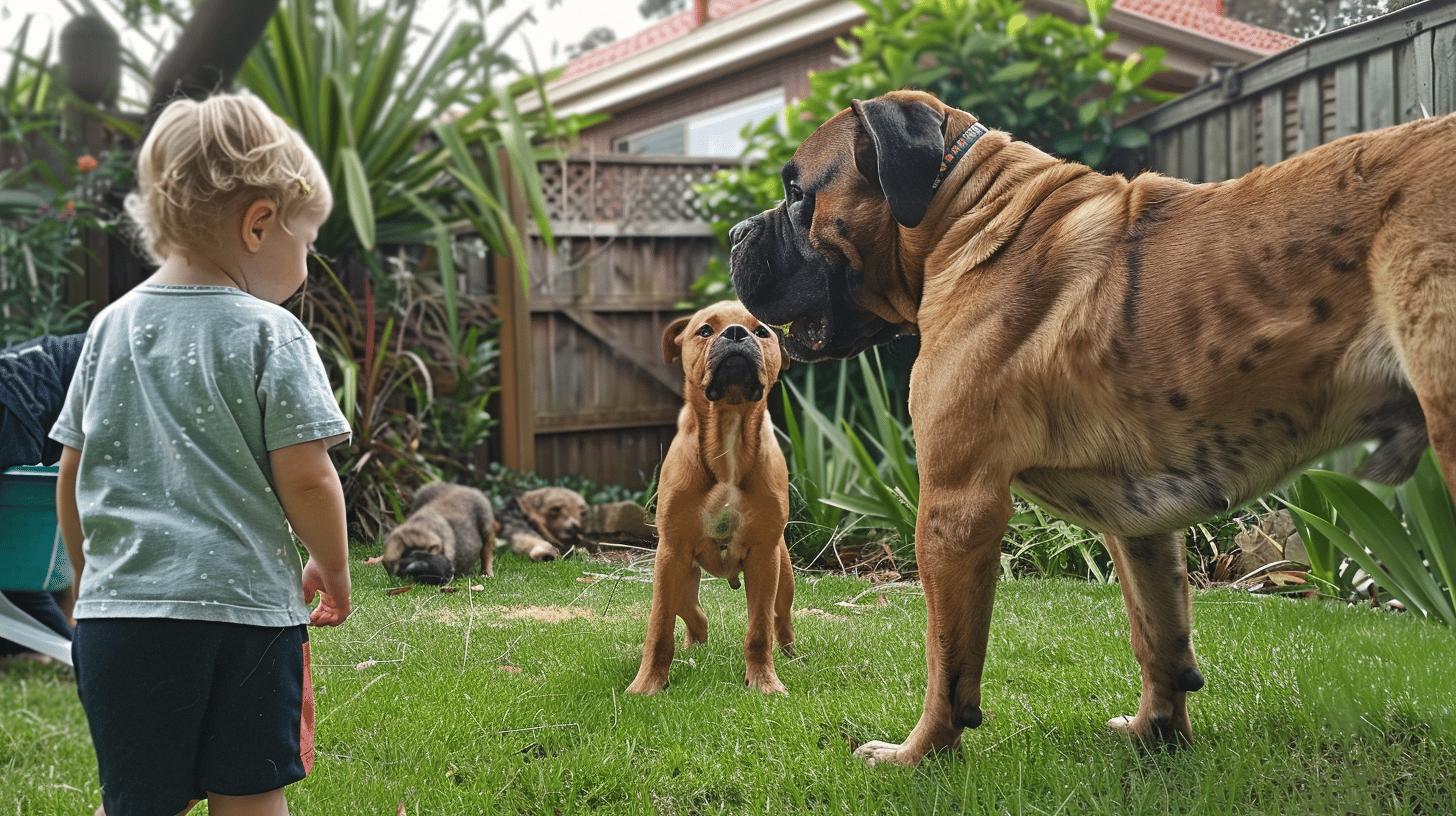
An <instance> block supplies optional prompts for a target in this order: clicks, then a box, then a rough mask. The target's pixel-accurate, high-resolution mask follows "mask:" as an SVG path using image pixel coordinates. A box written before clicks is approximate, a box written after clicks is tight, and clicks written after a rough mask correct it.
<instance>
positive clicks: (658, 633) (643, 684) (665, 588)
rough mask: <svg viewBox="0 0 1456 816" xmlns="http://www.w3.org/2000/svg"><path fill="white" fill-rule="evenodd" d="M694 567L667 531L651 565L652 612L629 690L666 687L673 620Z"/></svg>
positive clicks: (651, 690) (649, 690)
mask: <svg viewBox="0 0 1456 816" xmlns="http://www.w3.org/2000/svg"><path fill="white" fill-rule="evenodd" d="M695 569H697V565H696V564H694V563H693V558H692V553H691V552H684V551H682V548H680V547H675V546H672V545H670V544H669V543H668V538H667V536H666V535H664V536H663V539H662V541H661V543H659V544H658V546H657V561H656V562H655V563H654V564H653V569H652V612H651V613H650V615H649V616H648V619H647V642H646V643H645V644H643V646H642V665H641V666H639V667H638V669H637V677H636V678H635V679H634V680H633V681H632V684H631V685H629V686H627V693H628V694H656V693H657V692H659V691H662V690H663V689H664V688H666V687H667V672H668V667H670V666H671V665H672V654H673V637H672V635H673V624H675V623H676V622H677V615H678V611H679V610H680V609H682V604H683V601H684V597H683V596H684V595H685V589H686V588H687V583H688V581H689V580H690V578H691V571H692V570H695Z"/></svg>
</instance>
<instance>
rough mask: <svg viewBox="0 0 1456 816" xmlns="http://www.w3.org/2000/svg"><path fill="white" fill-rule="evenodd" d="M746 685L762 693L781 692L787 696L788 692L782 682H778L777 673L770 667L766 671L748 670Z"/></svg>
mask: <svg viewBox="0 0 1456 816" xmlns="http://www.w3.org/2000/svg"><path fill="white" fill-rule="evenodd" d="M748 687H749V688H751V689H753V690H755V691H761V692H763V693H764V694H783V695H786V696H787V695H788V693H789V690H788V689H787V688H784V684H783V683H781V682H779V677H778V675H777V674H774V672H773V670H772V669H769V670H768V671H759V672H749V674H748Z"/></svg>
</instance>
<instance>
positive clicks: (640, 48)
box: [561, 0, 1299, 80]
mask: <svg viewBox="0 0 1456 816" xmlns="http://www.w3.org/2000/svg"><path fill="white" fill-rule="evenodd" d="M770 2H773V0H709V3H708V19H709V20H710V21H711V20H722V19H724V18H725V17H732V16H733V15H735V14H737V13H739V12H741V11H744V10H746V9H749V8H752V7H754V6H758V5H762V4H763V3H770ZM1116 7H1117V8H1118V9H1119V10H1121V11H1125V12H1127V13H1129V14H1135V15H1137V16H1139V17H1145V18H1147V19H1150V20H1155V21H1157V22H1159V23H1162V24H1164V25H1168V26H1172V27H1174V28H1180V29H1183V30H1184V31H1188V32H1190V33H1193V34H1197V35H1199V36H1202V37H1206V38H1208V39H1210V40H1218V41H1221V42H1226V43H1229V44H1232V45H1236V46H1240V47H1242V48H1247V49H1249V50H1251V51H1257V52H1259V53H1261V54H1273V53H1275V52H1277V51H1283V50H1284V49H1286V48H1288V47H1290V46H1291V45H1294V44H1295V43H1298V42H1299V40H1298V39H1296V38H1294V37H1290V36H1288V35H1285V34H1280V33H1279V32H1277V31H1270V30H1269V29H1266V28H1260V27H1259V26H1256V25H1253V24H1251V23H1245V22H1242V21H1240V20H1233V19H1230V18H1228V17H1225V16H1223V0H1116ZM693 28H694V25H693V9H692V8H688V9H687V10H685V11H681V12H678V13H677V14H674V15H673V16H671V17H668V18H667V19H665V20H662V21H661V22H658V23H654V24H652V25H650V26H648V27H646V28H644V29H642V30H641V31H639V32H637V33H636V34H633V35H632V36H630V37H627V38H626V39H623V40H618V41H617V42H614V43H609V44H607V45H604V46H601V47H599V48H594V49H592V50H591V51H588V52H586V53H585V54H582V55H581V56H580V57H577V58H576V59H574V60H572V61H571V62H569V63H567V65H566V69H565V70H564V71H563V72H562V74H561V79H562V80H566V79H571V78H573V77H578V76H582V75H584V74H590V73H592V72H594V71H600V70H602V69H603V68H606V67H607V66H609V65H612V64H614V63H617V62H620V61H622V60H624V59H627V58H628V57H632V56H636V55H637V54H641V53H643V52H645V51H651V50H652V49H654V48H657V47H659V46H662V45H666V44H667V43H670V42H672V41H673V40H676V39H678V38H680V37H683V36H685V35H686V34H688V33H689V32H691V31H692V30H693Z"/></svg>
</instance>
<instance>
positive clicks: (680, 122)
mask: <svg viewBox="0 0 1456 816" xmlns="http://www.w3.org/2000/svg"><path fill="white" fill-rule="evenodd" d="M768 101H775V102H778V103H779V112H778V119H779V127H780V128H782V127H783V126H784V122H783V112H784V108H786V107H788V104H789V97H788V92H787V91H786V90H785V88H784V87H783V86H782V85H779V86H775V87H773V88H770V89H768V90H766V91H760V92H758V93H754V94H750V95H748V96H741V97H739V98H737V99H734V100H733V101H731V102H725V103H723V104H721V105H715V106H713V107H711V108H708V109H706V110H701V111H697V112H696V113H691V114H688V115H687V116H683V117H679V118H677V119H673V120H671V121H668V122H663V123H661V124H658V125H653V126H652V127H650V128H644V129H642V130H639V131H636V132H634V133H629V134H627V135H625V136H618V137H617V138H615V139H613V140H612V152H613V153H614V154H618V155H638V154H635V153H622V152H621V151H620V148H619V146H620V145H621V144H622V143H624V142H625V143H627V144H631V143H632V142H633V141H634V140H637V139H641V138H643V137H645V136H650V135H652V134H655V133H658V132H660V131H664V130H667V129H669V128H674V127H677V128H682V130H683V138H682V142H683V153H682V154H681V155H684V156H692V155H694V154H692V153H689V152H687V151H689V150H690V149H691V145H690V136H691V134H690V132H689V125H690V124H691V123H693V122H701V121H703V120H711V119H712V118H713V117H714V116H718V117H724V116H727V115H728V114H729V113H731V112H732V111H733V110H734V109H736V108H746V107H749V106H751V105H757V104H762V103H764V102H768ZM710 158H737V157H736V156H712V157H710Z"/></svg>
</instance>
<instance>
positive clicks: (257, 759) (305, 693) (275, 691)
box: [197, 624, 313, 814]
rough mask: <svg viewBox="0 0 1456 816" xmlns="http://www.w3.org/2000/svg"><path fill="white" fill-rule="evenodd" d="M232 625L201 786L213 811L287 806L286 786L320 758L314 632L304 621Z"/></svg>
mask: <svg viewBox="0 0 1456 816" xmlns="http://www.w3.org/2000/svg"><path fill="white" fill-rule="evenodd" d="M224 625H226V624H224ZM229 628H230V630H231V631H229V632H228V634H227V635H226V636H225V637H224V643H225V648H224V650H223V653H222V654H220V655H219V657H218V660H217V669H216V673H215V674H214V676H213V684H212V700H211V704H210V705H209V706H208V711H207V720H206V722H205V723H204V727H203V731H202V733H203V741H202V744H201V745H200V746H199V749H198V757H197V786H198V787H199V788H200V789H202V790H204V791H207V798H208V807H209V812H210V813H239V814H251V813H266V814H272V813H284V812H285V807H284V805H283V788H284V787H285V786H286V785H290V784H292V783H294V782H297V781H299V780H300V779H303V778H304V776H306V775H307V774H308V771H309V768H310V766H312V764H313V695H312V684H311V682H310V679H309V665H308V633H307V630H306V627H303V626H293V627H286V628H282V629H276V628H263V627H256V626H236V625H233V626H230V627H229ZM218 802H224V803H226V804H224V805H222V806H221V807H222V808H231V809H228V810H222V809H221V808H220V807H219V805H218V804H217V803H218ZM270 808H271V809H270Z"/></svg>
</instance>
